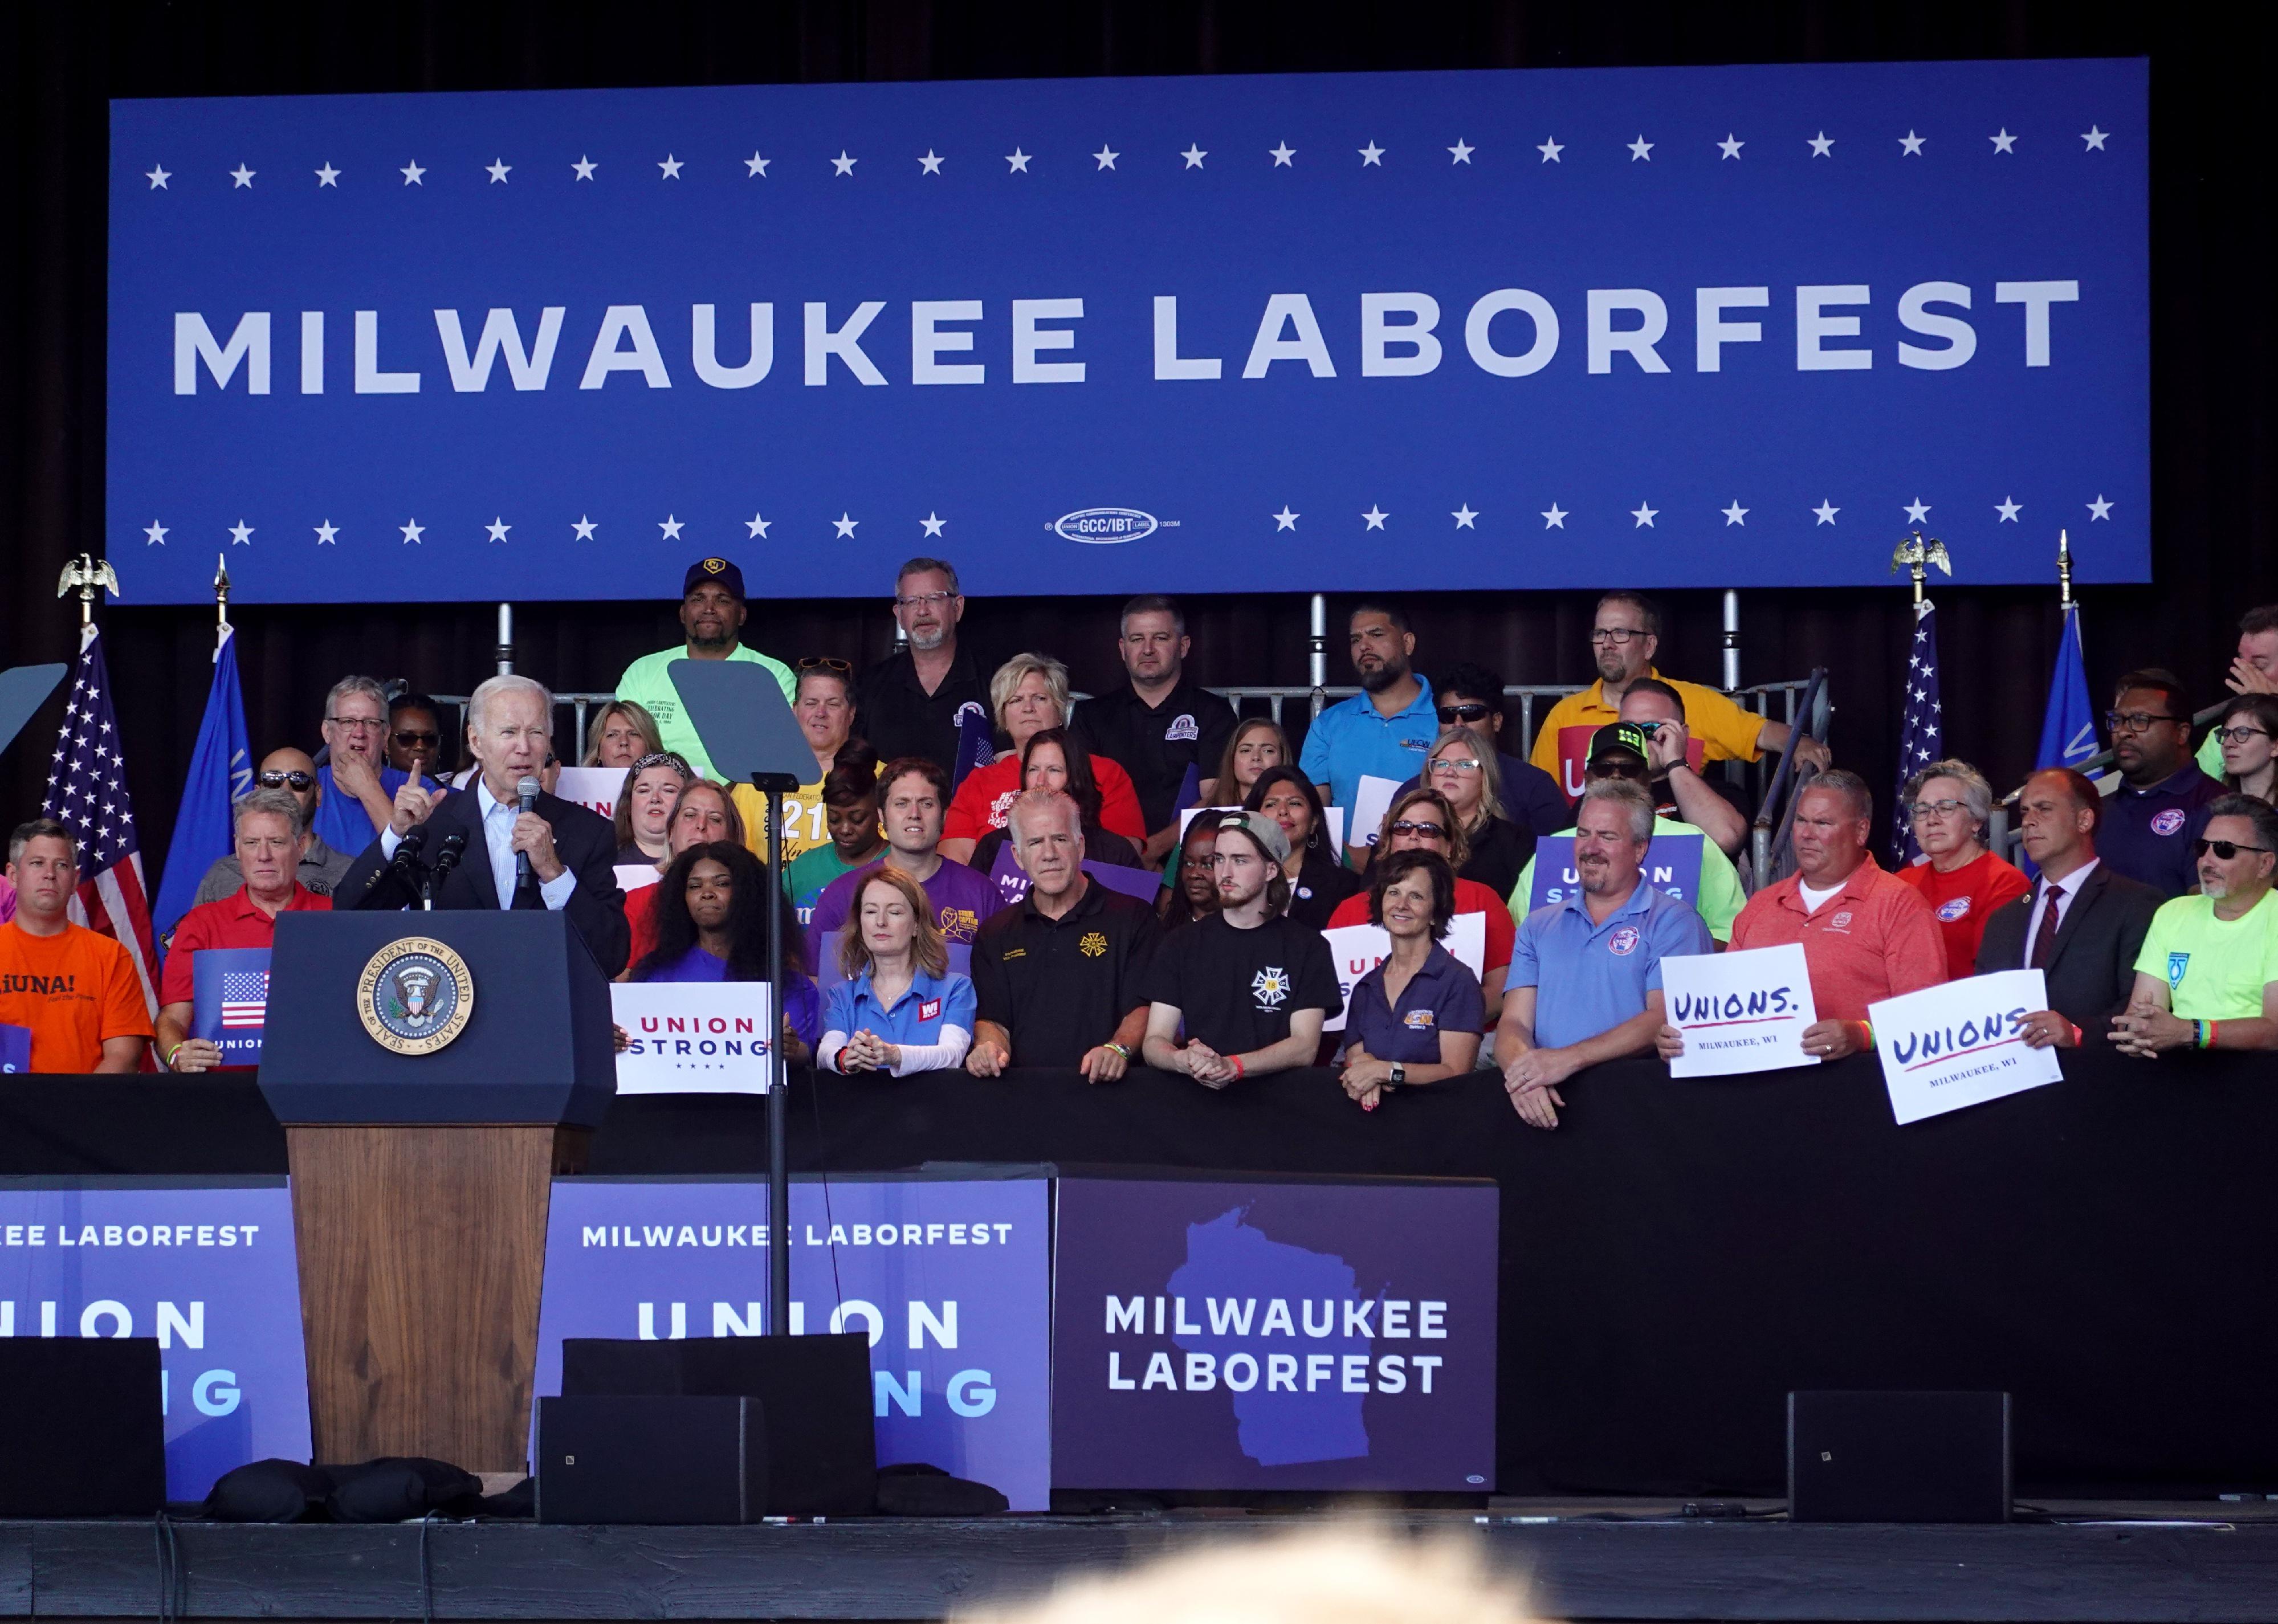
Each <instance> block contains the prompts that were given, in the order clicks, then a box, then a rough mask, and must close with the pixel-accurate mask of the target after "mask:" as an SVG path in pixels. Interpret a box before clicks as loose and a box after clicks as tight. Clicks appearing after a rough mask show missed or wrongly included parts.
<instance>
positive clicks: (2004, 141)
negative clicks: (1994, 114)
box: [1985, 124, 2017, 156]
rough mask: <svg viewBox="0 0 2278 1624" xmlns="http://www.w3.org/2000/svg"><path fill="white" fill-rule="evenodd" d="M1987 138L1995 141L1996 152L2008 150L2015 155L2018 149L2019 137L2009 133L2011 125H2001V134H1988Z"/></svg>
mask: <svg viewBox="0 0 2278 1624" xmlns="http://www.w3.org/2000/svg"><path fill="white" fill-rule="evenodd" d="M1985 139H1986V140H1987V141H1991V142H1992V143H1993V150H1994V151H1996V152H2007V153H2009V154H2011V155H2012V156H2014V154H2015V152H2016V150H2017V138H2016V137H2015V136H2014V135H2012V134H2010V133H2009V126H2007V125H2006V124H2005V125H2003V126H2001V133H1999V135H1988V136H1987V137H1986V138H1985Z"/></svg>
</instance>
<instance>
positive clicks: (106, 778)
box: [40, 627, 158, 1018]
mask: <svg viewBox="0 0 2278 1624" xmlns="http://www.w3.org/2000/svg"><path fill="white" fill-rule="evenodd" d="M40 811H41V812H42V814H43V815H44V816H47V817H50V818H53V819H55V820H57V821H58V822H60V823H62V824H63V825H65V827H68V828H69V829H70V830H71V831H72V833H73V834H74V835H77V836H78V837H79V896H78V897H77V899H76V900H75V901H74V902H73V904H72V910H71V913H72V918H73V920H74V921H75V922H77V923H80V924H83V925H86V926H90V927H91V928H93V929H95V930H97V931H100V932H102V933H103V934H104V935H106V936H111V937H114V938H116V939H117V940H118V941H119V942H122V943H124V944H125V946H126V954H127V957H129V958H132V959H133V960H134V973H135V974H136V975H137V976H139V977H140V978H141V981H142V999H143V1002H144V1003H146V1004H148V1005H149V1010H150V1013H151V1016H152V1017H153V1018H156V1017H157V1012H158V996H157V984H156V978H155V977H154V976H153V975H152V973H151V966H152V965H154V964H157V954H156V953H155V952H154V951H153V950H152V946H151V937H150V899H149V894H148V893H147V892H146V891H144V889H143V888H142V852H141V847H140V845H139V844H138V842H137V841H136V839H135V834H134V803H133V802H132V801H130V800H129V799H128V798H127V795H126V757H125V756H124V755H122V754H121V753H120V751H119V742H118V715H117V714H116V713H114V712H113V711H112V709H111V675H110V673H109V672H108V671H106V670H105V669H104V667H103V637H102V634H101V633H100V632H97V631H96V630H95V629H93V628H92V627H90V628H88V630H87V632H86V633H85V635H84V636H83V637H81V639H80V652H79V669H78V670H77V671H76V672H75V673H73V682H72V689H71V698H69V699H68V700H67V701H66V702H65V705H64V727H63V732H62V733H61V734H59V735H58V736H57V739H56V751H55V756H54V759H52V760H51V761H50V764H49V768H48V795H47V800H46V802H45V803H44V804H42V806H41V808H40Z"/></svg>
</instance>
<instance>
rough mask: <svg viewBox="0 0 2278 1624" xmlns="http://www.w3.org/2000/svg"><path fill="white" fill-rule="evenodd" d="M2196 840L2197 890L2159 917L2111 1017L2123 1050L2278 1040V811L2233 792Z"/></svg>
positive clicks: (2144, 1055) (2137, 1052)
mask: <svg viewBox="0 0 2278 1624" xmlns="http://www.w3.org/2000/svg"><path fill="white" fill-rule="evenodd" d="M2206 812H2207V820H2206V831H2205V834H2204V835H2199V836H2198V837H2197V838H2195V839H2193V840H2192V842H2191V847H2190V849H2191V852H2192V855H2193V857H2194V858H2196V859H2197V860H2198V885H2199V894H2198V896H2178V897H2176V898H2175V900H2174V901H2173V902H2170V903H2163V904H2162V905H2161V907H2160V911H2159V912H2157V913H2155V914H2153V915H2152V928H2151V930H2150V931H2149V932H2148V933H2147V934H2145V936H2144V950H2143V951H2142V952H2141V953H2140V954H2138V955H2137V958H2136V992H2135V995H2134V996H2133V997H2132V998H2130V999H2129V1003H2128V1010H2127V1012H2126V1013H2125V1014H2123V1015H2120V1016H2118V1017H2115V1018H2114V1020H2113V1023H2112V1041H2113V1045H2114V1048H2118V1049H2119V1050H2120V1052H2121V1053H2122V1054H2124V1055H2133V1056H2136V1057H2137V1058H2138V1059H2142V1060H2148V1059H2151V1058H2152V1057H2153V1056H2157V1055H2159V1054H2160V1053H2161V1052H2162V1051H2164V1050H2167V1049H2171V1048H2278V902H2273V901H2272V900H2271V896H2270V882H2271V877H2272V874H2273V872H2274V871H2278V809H2274V808H2272V807H2271V806H2270V805H2269V804H2268V803H2267V802H2263V801H2258V800H2255V799H2254V798H2253V797H2250V796H2244V795H2226V796H2223V797H2221V798H2220V799H2218V800H2216V801H2215V802H2214V803H2213V804H2211V805H2210V806H2208V807H2207V809H2206Z"/></svg>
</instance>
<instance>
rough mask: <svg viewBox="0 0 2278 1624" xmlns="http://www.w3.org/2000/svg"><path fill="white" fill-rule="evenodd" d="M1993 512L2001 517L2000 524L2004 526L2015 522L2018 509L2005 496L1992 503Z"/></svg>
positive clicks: (2013, 502)
mask: <svg viewBox="0 0 2278 1624" xmlns="http://www.w3.org/2000/svg"><path fill="white" fill-rule="evenodd" d="M1993 511H1994V512H1995V513H1998V514H1999V515H2001V522H2002V523H2004V524H2014V523H2015V522H2017V514H2018V512H2019V509H2018V507H2017V504H2016V502H2015V501H2014V499H2012V498H2009V497H2006V496H2005V497H2003V498H2002V499H2000V500H1999V501H1998V502H1996V503H1994V504H1993Z"/></svg>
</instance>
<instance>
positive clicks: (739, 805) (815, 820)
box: [728, 778, 830, 868]
mask: <svg viewBox="0 0 2278 1624" xmlns="http://www.w3.org/2000/svg"><path fill="white" fill-rule="evenodd" d="M728 794H729V797H730V799H732V800H733V801H734V802H735V803H736V810H737V812H739V813H741V814H742V816H743V820H744V843H745V845H746V846H749V847H750V848H751V849H752V855H753V856H754V857H756V858H759V859H760V861H761V862H762V863H764V862H766V861H767V860H768V799H767V797H765V796H763V795H761V793H760V792H759V791H758V790H756V789H753V788H752V786H751V785H749V784H736V785H732V786H730V789H729V791H728ZM783 810H784V858H783V860H784V867H785V868H789V867H790V866H791V864H792V863H794V862H796V861H797V860H798V859H799V858H802V857H805V856H806V854H807V853H808V852H810V851H812V850H814V849H815V848H816V847H817V846H827V845H829V843H830V825H829V821H828V820H826V818H825V817H824V814H823V807H822V780H821V779H819V778H818V779H816V780H815V781H814V782H813V783H811V784H801V785H800V786H799V788H798V789H795V790H793V791H792V792H791V794H789V795H787V796H785V797H784V798H783Z"/></svg>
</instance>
